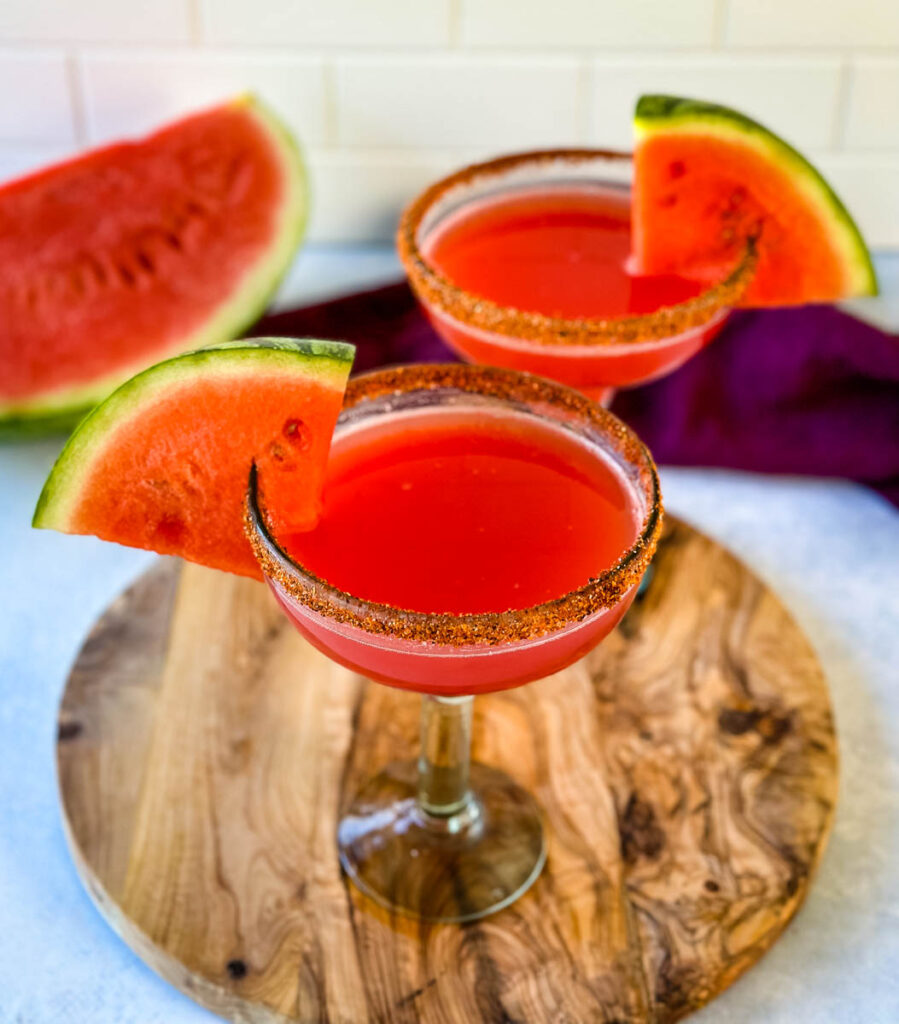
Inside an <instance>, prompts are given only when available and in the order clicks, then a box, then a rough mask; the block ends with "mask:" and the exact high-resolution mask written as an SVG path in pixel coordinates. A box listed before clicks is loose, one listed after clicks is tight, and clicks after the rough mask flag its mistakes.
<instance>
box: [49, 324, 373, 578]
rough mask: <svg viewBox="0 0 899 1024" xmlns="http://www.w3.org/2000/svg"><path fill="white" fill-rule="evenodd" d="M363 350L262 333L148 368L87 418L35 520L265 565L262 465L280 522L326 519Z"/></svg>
mask: <svg viewBox="0 0 899 1024" xmlns="http://www.w3.org/2000/svg"><path fill="white" fill-rule="evenodd" d="M354 351H355V350H354V349H353V347H352V345H346V344H343V343H342V342H336V341H311V340H305V341H294V340H291V339H281V338H262V339H253V340H250V341H235V342H230V343H225V344H222V345H219V346H216V347H213V348H207V349H202V350H200V351H198V352H190V353H188V354H186V355H181V356H177V357H175V358H173V359H169V360H167V361H165V362H162V363H158V364H157V365H155V366H153V367H151V368H150V369H148V370H144V371H143V372H142V373H139V374H138V375H137V376H136V377H133V378H132V379H131V380H129V381H127V382H126V383H125V384H123V385H122V386H121V387H119V388H118V389H117V390H116V391H114V392H113V393H112V394H111V395H110V396H109V397H108V398H107V399H106V401H104V402H103V403H102V404H101V405H99V406H97V408H95V409H94V411H93V412H92V413H91V414H90V415H89V416H87V417H86V418H85V419H84V420H82V422H81V423H80V424H79V426H78V428H77V429H76V431H75V432H74V433H73V434H72V436H71V437H70V438H69V441H68V443H67V444H66V446H65V448H64V449H63V451H62V454H61V455H60V457H59V459H58V460H57V462H56V465H55V466H54V467H53V469H52V471H51V473H50V476H49V477H48V478H47V482H46V483H45V484H44V489H43V491H42V493H41V496H40V500H39V501H38V504H37V509H36V510H35V513H34V520H33V525H34V526H36V527H39V528H47V529H53V530H60V531H61V532H63V533H78V534H92V535H94V536H96V537H100V538H102V539H103V540H111V541H117V542H118V543H119V544H127V545H129V546H130V547H137V548H146V549H148V550H151V551H158V552H159V553H160V554H166V555H180V556H181V557H182V558H186V559H188V560H190V561H192V562H200V563H201V564H203V565H208V566H211V567H212V568H215V569H224V570H226V571H228V572H234V573H239V574H241V575H245V576H253V577H256V578H261V574H260V571H259V567H258V565H257V563H256V559H255V558H254V557H253V553H252V551H251V549H250V545H249V542H248V541H247V540H246V538H245V536H244V531H243V509H244V497H245V494H246V490H247V481H248V478H249V472H250V467H251V466H252V465H253V463H254V462H255V463H256V465H257V467H258V470H259V481H260V490H261V492H262V494H263V495H264V499H265V503H266V507H267V509H272V510H274V513H271V512H270V513H269V516H270V518H271V520H272V526H273V528H274V529H276V530H302V529H309V528H311V527H312V526H313V525H314V524H315V522H316V520H317V518H318V515H319V513H320V501H321V490H322V486H323V483H324V474H325V464H326V462H327V458H328V452H329V450H330V446H331V434H332V433H333V431H334V424H335V423H336V422H337V417H338V415H339V413H340V409H341V405H342V404H343V393H344V390H345V388H346V382H347V377H348V376H349V372H350V367H351V366H352V362H353V354H354Z"/></svg>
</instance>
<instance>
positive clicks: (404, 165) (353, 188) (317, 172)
mask: <svg viewBox="0 0 899 1024" xmlns="http://www.w3.org/2000/svg"><path fill="white" fill-rule="evenodd" d="M308 159H309V169H310V178H311V186H312V195H313V197H314V201H313V204H312V218H311V221H310V224H309V237H310V238H311V239H313V240H315V241H328V242H382V241H384V240H385V239H390V238H392V237H393V233H394V232H395V231H396V225H397V221H398V220H399V215H400V212H401V211H402V209H403V207H404V206H405V205H406V203H408V202H409V200H410V199H411V198H412V196H414V195H416V194H417V193H418V192H420V191H421V190H422V189H423V188H424V187H425V186H426V185H428V184H429V183H430V182H432V181H434V180H435V179H437V178H440V177H442V176H443V175H444V174H448V173H449V172H450V171H452V170H454V169H455V168H456V167H459V166H461V165H462V164H464V163H467V162H469V160H471V159H475V155H474V154H469V153H461V152H458V151H453V152H451V153H442V152H432V151H427V150H408V151H392V150H388V151H379V150H364V149H362V150H353V151H351V152H350V151H347V150H315V149H313V150H311V151H310V152H309V154H308Z"/></svg>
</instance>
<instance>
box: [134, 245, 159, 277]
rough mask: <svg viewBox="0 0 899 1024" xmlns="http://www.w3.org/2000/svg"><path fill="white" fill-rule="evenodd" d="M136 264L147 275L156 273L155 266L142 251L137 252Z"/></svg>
mask: <svg viewBox="0 0 899 1024" xmlns="http://www.w3.org/2000/svg"><path fill="white" fill-rule="evenodd" d="M137 262H138V263H139V264H140V265H141V266H142V267H143V268H144V270H146V271H147V273H148V274H155V273H156V264H155V263H154V262H153V260H151V259H150V257H149V256H148V255H147V253H146V252H144V250H143V249H138V250H137Z"/></svg>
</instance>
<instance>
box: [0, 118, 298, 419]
mask: <svg viewBox="0 0 899 1024" xmlns="http://www.w3.org/2000/svg"><path fill="white" fill-rule="evenodd" d="M304 220H305V182H304V176H303V171H302V165H301V163H300V160H299V155H298V153H297V150H296V148H295V145H294V144H293V142H292V140H291V139H290V137H289V135H288V134H287V133H286V131H285V130H284V129H283V127H282V126H281V125H280V124H279V123H278V122H277V121H276V119H275V118H274V117H273V116H272V115H271V114H270V113H268V112H267V111H266V110H265V109H264V108H263V107H262V106H260V105H259V104H258V103H257V102H255V101H253V100H252V99H250V98H242V99H240V100H237V101H234V102H231V103H227V104H225V105H223V106H220V107H217V108H215V109H213V110H208V111H206V112H204V113H200V114H196V115H194V116H192V117H188V118H186V119H184V120H182V121H179V122H177V123H175V124H172V125H171V126H169V127H167V128H164V129H162V130H161V131H159V132H157V133H155V134H154V135H151V136H149V137H148V138H146V139H144V140H143V141H139V142H124V143H119V144H117V145H112V146H108V147H105V148H103V149H98V150H96V151H93V152H90V153H87V154H86V155H84V156H80V157H77V158H76V159H73V160H70V161H68V162H66V163H62V164H59V165H56V166H54V167H50V168H48V169H46V170H43V171H41V172H38V173H36V174H33V175H30V176H28V177H25V178H22V179H20V180H18V181H14V182H12V183H11V184H8V185H6V186H5V187H3V188H2V189H0V267H3V271H2V281H3V284H2V287H0V366H2V368H3V372H2V374H0V426H2V423H3V421H4V420H6V421H7V423H12V424H13V425H15V424H16V423H17V422H19V421H21V422H27V421H28V420H37V421H38V422H39V421H40V420H42V419H51V420H52V419H56V418H58V417H59V416H60V415H61V414H62V416H63V418H64V417H65V414H66V413H72V414H75V415H77V413H79V412H81V411H83V409H84V408H85V407H89V405H90V404H92V403H93V402H95V401H96V400H98V399H99V398H102V397H103V396H104V395H105V394H107V393H108V392H109V391H110V390H111V389H112V387H113V386H115V384H117V383H119V382H121V381H122V380H124V379H126V378H128V377H129V376H131V375H132V374H133V373H135V372H136V371H137V370H139V369H141V368H142V367H144V366H147V365H150V364H151V363H154V362H156V361H158V360H160V359H162V358H164V357H166V356H168V355H172V354H175V353H177V352H181V351H185V350H186V349H189V348H194V347H197V346H200V345H205V344H210V343H214V342H217V341H222V340H227V339H228V338H230V337H234V336H235V335H236V334H239V332H240V330H241V329H242V328H243V327H244V326H245V325H246V324H248V323H249V322H252V320H253V319H254V318H255V317H256V316H257V315H258V313H259V312H261V310H262V308H263V307H264V305H265V304H266V301H267V299H268V297H269V296H270V294H271V292H272V290H273V288H274V287H275V286H276V284H277V282H278V280H279V279H280V277H281V275H282V273H283V272H284V270H285V269H286V267H287V266H288V264H289V261H290V259H291V257H292V255H293V253H294V251H295V249H296V246H297V244H298V242H299V239H300V236H301V232H302V227H303V223H304Z"/></svg>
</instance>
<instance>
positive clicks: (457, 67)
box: [336, 55, 583, 151]
mask: <svg viewBox="0 0 899 1024" xmlns="http://www.w3.org/2000/svg"><path fill="white" fill-rule="evenodd" d="M582 75H583V68H582V66H581V63H580V62H579V61H577V60H575V59H573V58H552V57H544V58H514V57H512V58H510V57H504V58H497V57H479V56H468V55H459V56H455V55H453V56H428V57H405V56H404V57H377V58H374V57H359V58H352V57H346V58H342V59H341V60H340V61H339V62H338V65H337V97H336V101H337V102H336V106H337V141H338V142H339V143H340V144H342V145H346V146H369V147H378V148H403V147H416V146H421V147H424V148H428V147H432V148H440V147H444V148H449V147H482V146H490V147H493V148H494V149H496V150H497V151H500V150H504V149H512V148H515V147H528V146H543V145H554V144H564V143H569V144H571V143H578V142H580V141H582V131H583V127H582V126H583V117H582V103H583V87H582Z"/></svg>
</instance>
